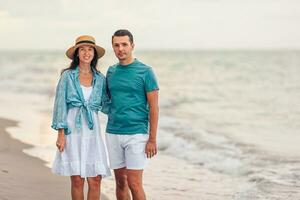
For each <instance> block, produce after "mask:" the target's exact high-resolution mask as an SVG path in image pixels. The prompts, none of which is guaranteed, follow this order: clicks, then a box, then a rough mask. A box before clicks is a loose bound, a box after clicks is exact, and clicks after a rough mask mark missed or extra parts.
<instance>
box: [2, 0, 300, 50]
mask: <svg viewBox="0 0 300 200" xmlns="http://www.w3.org/2000/svg"><path fill="white" fill-rule="evenodd" d="M119 28H127V29H129V30H130V31H131V32H132V33H133V35H134V37H135V43H136V47H137V48H140V49H205V48H222V49H224V48H225V49H227V48H229V49H235V48H238V49H259V48H264V49H270V48H293V49H294V48H297V49H299V48H300V1H299V0H151V1H143V0H128V1H125V0H89V1H84V0H1V2H0V45H1V46H0V49H59V50H61V49H66V48H67V47H69V46H70V45H72V44H73V43H74V40H75V38H76V37H77V36H79V35H81V34H90V35H93V36H94V37H95V38H96V40H97V43H100V44H101V45H102V46H104V47H105V48H110V40H111V35H112V34H113V32H114V31H115V30H117V29H119Z"/></svg>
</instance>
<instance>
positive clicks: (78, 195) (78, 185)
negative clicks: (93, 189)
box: [71, 176, 84, 200]
mask: <svg viewBox="0 0 300 200" xmlns="http://www.w3.org/2000/svg"><path fill="white" fill-rule="evenodd" d="M83 186H84V178H81V177H80V176H71V194H72V200H84V196H83Z"/></svg>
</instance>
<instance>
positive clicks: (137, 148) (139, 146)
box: [132, 143, 146, 154]
mask: <svg viewBox="0 0 300 200" xmlns="http://www.w3.org/2000/svg"><path fill="white" fill-rule="evenodd" d="M145 147H146V143H140V144H136V145H134V146H133V147H132V152H133V153H136V154H139V153H144V152H145Z"/></svg>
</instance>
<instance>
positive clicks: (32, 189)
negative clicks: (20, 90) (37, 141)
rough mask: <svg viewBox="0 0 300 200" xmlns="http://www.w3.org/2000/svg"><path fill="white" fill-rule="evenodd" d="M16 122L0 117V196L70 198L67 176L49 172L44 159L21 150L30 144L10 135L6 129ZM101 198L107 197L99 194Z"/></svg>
mask: <svg viewBox="0 0 300 200" xmlns="http://www.w3.org/2000/svg"><path fill="white" fill-rule="evenodd" d="M17 126H18V122H16V121H13V120H9V119H6V118H2V117H1V118H0V180H1V181H0V198H1V199H3V200H6V199H7V200H8V199H23V200H27V199H28V200H29V199H30V200H32V199H44V200H47V199H49V200H50V199H58V200H59V199H70V197H71V194H70V193H71V190H70V180H69V178H68V177H63V176H57V175H54V174H52V173H51V170H50V169H49V168H47V167H46V166H45V163H46V162H45V161H43V160H41V159H39V158H36V157H32V156H29V155H27V154H25V153H24V152H23V150H24V149H29V148H31V147H33V146H32V145H28V144H25V143H22V142H20V141H18V140H16V139H13V138H11V136H10V135H9V133H8V132H7V131H6V129H7V128H9V127H17ZM85 185H86V184H85ZM101 199H102V200H108V198H107V196H105V195H103V194H102V196H101Z"/></svg>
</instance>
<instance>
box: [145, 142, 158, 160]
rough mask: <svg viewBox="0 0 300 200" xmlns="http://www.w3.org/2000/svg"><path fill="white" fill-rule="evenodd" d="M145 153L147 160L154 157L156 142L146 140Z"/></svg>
mask: <svg viewBox="0 0 300 200" xmlns="http://www.w3.org/2000/svg"><path fill="white" fill-rule="evenodd" d="M145 152H146V154H147V158H152V157H153V156H155V155H156V154H157V145H156V141H151V140H148V142H147V144H146V149H145Z"/></svg>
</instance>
